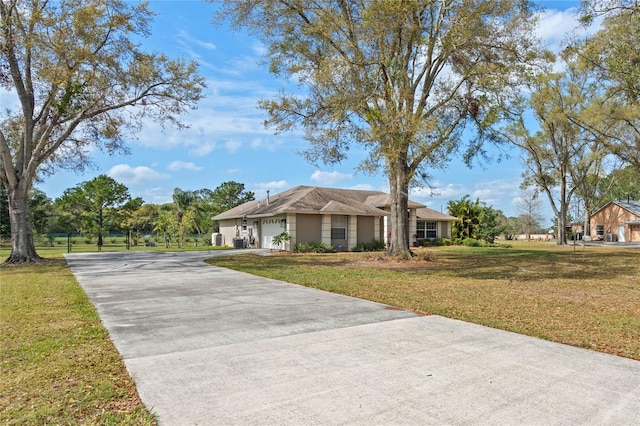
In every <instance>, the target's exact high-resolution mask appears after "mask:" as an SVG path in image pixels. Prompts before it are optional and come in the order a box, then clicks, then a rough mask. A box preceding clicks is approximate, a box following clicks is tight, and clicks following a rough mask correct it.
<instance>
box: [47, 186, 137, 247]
mask: <svg viewBox="0 0 640 426" xmlns="http://www.w3.org/2000/svg"><path fill="white" fill-rule="evenodd" d="M130 200H131V195H129V190H128V189H127V187H126V186H125V185H123V184H122V183H119V182H116V180H115V179H113V178H111V177H109V176H107V175H99V176H97V177H95V178H94V179H92V180H90V181H87V182H83V183H81V184H79V185H77V186H76V187H74V188H70V189H67V190H66V191H65V192H64V194H63V195H62V196H61V197H60V198H59V199H58V200H56V201H57V202H58V203H59V205H60V206H61V207H62V208H64V209H65V210H66V211H69V212H72V214H73V215H75V216H77V218H78V220H79V223H80V225H81V229H79V230H82V231H83V233H85V234H95V235H97V237H98V247H101V246H102V237H103V235H104V233H105V231H106V229H105V225H106V224H107V223H108V222H109V221H113V222H117V221H118V220H117V219H118V216H119V215H120V214H121V211H122V208H123V207H124V206H125V205H126V204H127V203H128V202H129V201H130ZM137 204H138V205H141V204H142V203H141V202H139V203H137Z"/></svg>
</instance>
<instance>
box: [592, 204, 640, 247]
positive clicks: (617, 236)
mask: <svg viewBox="0 0 640 426" xmlns="http://www.w3.org/2000/svg"><path fill="white" fill-rule="evenodd" d="M589 224H590V228H591V238H592V239H593V240H604V241H619V242H640V201H619V200H618V201H610V202H608V203H607V204H605V205H604V206H602V207H601V208H599V209H598V210H596V211H595V212H593V213H592V214H591V221H590V223H589Z"/></svg>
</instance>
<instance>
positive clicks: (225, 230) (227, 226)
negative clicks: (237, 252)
mask: <svg viewBox="0 0 640 426" xmlns="http://www.w3.org/2000/svg"><path fill="white" fill-rule="evenodd" d="M218 224H219V227H220V231H219V232H220V233H221V234H222V245H223V246H225V245H226V246H233V239H234V238H243V237H244V236H245V235H246V232H243V229H242V219H240V218H237V219H223V220H221V221H219V222H218Z"/></svg>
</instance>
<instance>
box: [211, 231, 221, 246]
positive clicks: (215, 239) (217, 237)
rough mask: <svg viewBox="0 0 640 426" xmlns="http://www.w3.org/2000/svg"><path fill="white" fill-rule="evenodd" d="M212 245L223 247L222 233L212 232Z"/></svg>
mask: <svg viewBox="0 0 640 426" xmlns="http://www.w3.org/2000/svg"><path fill="white" fill-rule="evenodd" d="M211 245H212V246H214V247H222V234H220V233H219V232H214V233H213V234H211Z"/></svg>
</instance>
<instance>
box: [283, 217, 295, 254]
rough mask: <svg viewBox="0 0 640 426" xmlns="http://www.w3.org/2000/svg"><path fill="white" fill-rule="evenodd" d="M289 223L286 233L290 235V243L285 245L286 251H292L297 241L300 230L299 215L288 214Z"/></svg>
mask: <svg viewBox="0 0 640 426" xmlns="http://www.w3.org/2000/svg"><path fill="white" fill-rule="evenodd" d="M286 219H287V223H286V226H285V231H286V232H288V233H289V241H288V242H286V243H285V244H284V246H285V250H291V247H293V246H294V245H295V243H296V241H297V239H296V236H297V235H296V234H297V229H298V226H297V224H298V220H297V215H296V214H295V213H287V217H286Z"/></svg>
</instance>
